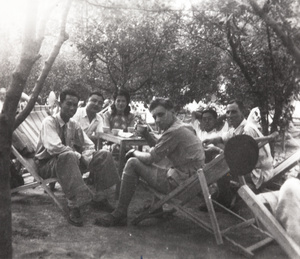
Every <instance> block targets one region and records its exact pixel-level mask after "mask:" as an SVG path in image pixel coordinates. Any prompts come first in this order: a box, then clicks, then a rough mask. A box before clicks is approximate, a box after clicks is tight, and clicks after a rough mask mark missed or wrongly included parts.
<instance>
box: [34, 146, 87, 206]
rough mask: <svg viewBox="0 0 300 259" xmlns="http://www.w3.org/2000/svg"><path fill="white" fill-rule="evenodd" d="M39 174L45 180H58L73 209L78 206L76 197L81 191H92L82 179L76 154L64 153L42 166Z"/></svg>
mask: <svg viewBox="0 0 300 259" xmlns="http://www.w3.org/2000/svg"><path fill="white" fill-rule="evenodd" d="M39 173H40V175H41V177H43V178H44V179H46V178H50V177H57V178H58V182H59V184H60V185H61V188H62V190H63V192H64V193H65V196H66V198H67V199H68V204H70V206H72V207H74V206H77V198H76V196H77V194H78V193H79V192H80V191H83V190H88V191H90V190H89V189H88V187H87V186H86V185H85V183H84V181H83V179H82V175H81V171H80V168H79V160H78V158H77V156H76V155H75V153H74V152H71V151H70V152H65V153H62V154H60V155H58V156H56V157H53V158H52V159H51V160H49V161H47V163H45V164H40V165H39ZM75 204H76V205H75Z"/></svg>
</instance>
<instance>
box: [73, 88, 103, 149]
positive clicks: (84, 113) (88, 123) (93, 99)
mask: <svg viewBox="0 0 300 259" xmlns="http://www.w3.org/2000/svg"><path fill="white" fill-rule="evenodd" d="M103 102H104V98H103V95H102V94H101V93H100V92H92V93H90V95H89V99H88V101H87V104H86V106H85V107H81V108H78V109H77V112H76V113H75V115H74V117H73V119H74V120H75V121H77V122H78V124H79V125H80V126H81V128H82V129H83V131H84V132H85V133H86V134H87V135H88V137H89V138H90V139H91V140H92V141H93V142H94V143H96V141H97V133H98V132H103V117H102V115H101V114H100V113H99V112H100V111H101V109H102V106H103Z"/></svg>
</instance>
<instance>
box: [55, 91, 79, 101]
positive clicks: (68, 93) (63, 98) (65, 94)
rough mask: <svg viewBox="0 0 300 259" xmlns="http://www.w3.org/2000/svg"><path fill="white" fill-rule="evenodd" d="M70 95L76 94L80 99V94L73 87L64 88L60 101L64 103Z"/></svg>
mask: <svg viewBox="0 0 300 259" xmlns="http://www.w3.org/2000/svg"><path fill="white" fill-rule="evenodd" d="M67 95H70V96H75V97H77V99H78V101H79V99H80V98H79V95H78V93H77V92H76V91H74V90H73V89H70V88H67V89H64V90H62V92H61V93H60V95H59V101H60V103H63V102H64V101H65V100H66V96H67Z"/></svg>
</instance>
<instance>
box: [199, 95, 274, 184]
mask: <svg viewBox="0 0 300 259" xmlns="http://www.w3.org/2000/svg"><path fill="white" fill-rule="evenodd" d="M243 111H244V105H243V103H242V102H240V101H238V100H232V101H230V102H229V103H228V105H227V107H226V117H227V122H228V125H229V126H230V127H232V128H230V129H229V130H228V132H225V133H223V134H222V136H219V137H215V138H210V139H206V140H204V141H203V143H204V145H209V144H217V143H224V144H225V143H226V142H227V141H228V140H229V139H230V138H232V137H233V136H236V135H241V134H246V135H249V136H251V137H253V138H258V137H262V136H263V134H262V133H261V132H260V131H259V130H258V129H257V128H256V127H255V126H254V125H253V124H251V123H247V121H246V120H245V117H244V114H243ZM272 177H273V157H272V155H271V150H270V146H269V144H266V145H265V146H264V147H262V148H260V150H259V157H258V162H257V164H256V167H255V169H254V170H253V171H252V172H251V178H252V181H253V183H254V185H255V187H256V188H257V189H258V188H259V187H260V186H261V185H262V183H264V182H266V181H268V180H269V179H271V178H272Z"/></svg>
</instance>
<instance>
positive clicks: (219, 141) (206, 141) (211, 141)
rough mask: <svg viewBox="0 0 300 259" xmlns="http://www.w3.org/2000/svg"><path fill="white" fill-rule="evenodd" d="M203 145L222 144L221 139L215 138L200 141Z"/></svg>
mask: <svg viewBox="0 0 300 259" xmlns="http://www.w3.org/2000/svg"><path fill="white" fill-rule="evenodd" d="M202 143H203V146H204V147H205V146H207V145H210V144H213V145H217V144H223V143H224V142H223V139H222V137H215V138H209V139H204V140H203V141H202Z"/></svg>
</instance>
